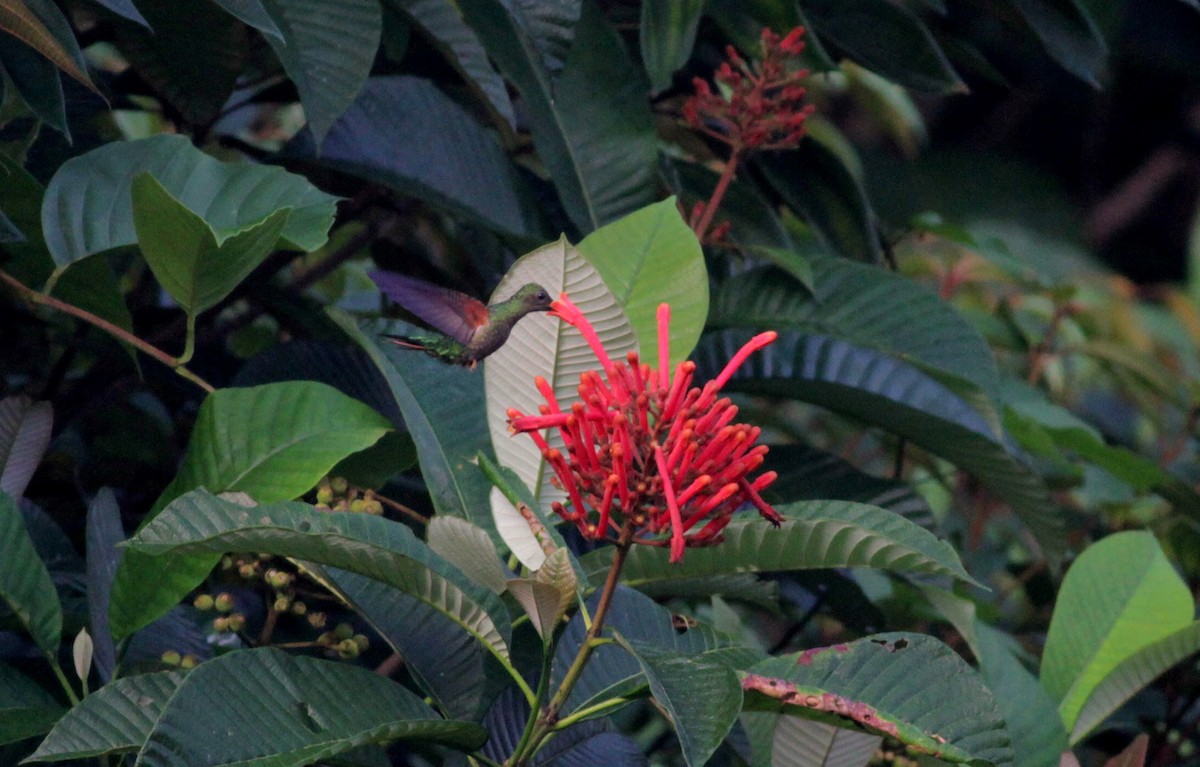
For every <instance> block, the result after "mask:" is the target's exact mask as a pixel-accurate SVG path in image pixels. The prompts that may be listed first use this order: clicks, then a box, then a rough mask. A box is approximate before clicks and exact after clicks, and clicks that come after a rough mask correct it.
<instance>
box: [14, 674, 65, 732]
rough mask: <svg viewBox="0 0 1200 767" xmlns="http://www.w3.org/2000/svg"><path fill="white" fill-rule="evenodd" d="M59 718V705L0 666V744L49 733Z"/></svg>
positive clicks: (27, 682) (30, 684)
mask: <svg viewBox="0 0 1200 767" xmlns="http://www.w3.org/2000/svg"><path fill="white" fill-rule="evenodd" d="M62 715H63V708H62V706H60V705H59V704H58V702H57V701H55V700H54V697H53V696H52V695H50V693H48V692H46V691H45V690H44V689H42V687H41V686H40V685H39V684H37V683H36V682H34V681H33V680H32V679H30V678H29V677H27V676H25V675H24V674H22V673H21V672H19V671H17V670H16V669H14V668H11V667H9V666H7V665H5V664H3V663H0V744H4V743H15V742H16V741H19V740H24V739H26V738H32V737H33V736H35V735H41V734H43V733H46V732H49V731H50V728H51V727H53V726H54V723H55V722H57V721H58V720H59V718H60V717H62Z"/></svg>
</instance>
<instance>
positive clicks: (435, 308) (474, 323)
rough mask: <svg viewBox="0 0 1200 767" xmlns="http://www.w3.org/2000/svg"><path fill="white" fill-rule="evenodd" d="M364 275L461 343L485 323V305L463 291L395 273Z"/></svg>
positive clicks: (411, 310) (406, 307) (389, 296)
mask: <svg viewBox="0 0 1200 767" xmlns="http://www.w3.org/2000/svg"><path fill="white" fill-rule="evenodd" d="M367 274H368V275H369V276H370V277H371V279H372V280H374V281H375V284H376V285H378V286H379V289H380V290H382V291H383V292H384V293H385V294H386V295H387V297H388V298H390V299H392V300H393V301H395V302H396V303H398V304H400V305H401V306H403V307H404V308H405V309H407V310H409V311H410V312H412V313H413V314H415V315H417V316H418V317H420V318H421V319H423V320H425V321H426V322H428V323H429V324H430V326H432V327H433V328H434V329H436V330H440V331H441V332H443V333H445V334H446V335H448V336H450V337H451V338H453V339H454V340H455V341H458V342H459V343H460V344H464V345H465V344H469V343H471V337H472V336H473V335H474V334H475V330H476V328H479V327H480V326H482V325H486V324H487V322H488V308H487V306H486V305H484V303H483V302H482V301H479V300H477V299H474V298H471V297H470V296H468V295H467V294H465V293H459V292H458V291H457V290H451V289H450V288H443V287H441V286H440V285H434V284H433V283H430V282H425V281H424V280H418V279H415V278H413V277H406V276H405V275H403V274H396V273H395V272H381V271H373V272H368V273H367Z"/></svg>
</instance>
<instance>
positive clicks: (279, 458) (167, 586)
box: [109, 381, 392, 638]
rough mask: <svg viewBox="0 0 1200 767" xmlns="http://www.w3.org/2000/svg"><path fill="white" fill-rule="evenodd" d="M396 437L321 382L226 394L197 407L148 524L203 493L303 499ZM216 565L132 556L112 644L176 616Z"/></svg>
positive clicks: (121, 577) (122, 575)
mask: <svg viewBox="0 0 1200 767" xmlns="http://www.w3.org/2000/svg"><path fill="white" fill-rule="evenodd" d="M391 428H392V426H391V423H390V422H388V420H387V419H385V418H384V417H383V416H381V415H379V414H378V413H376V412H375V411H374V410H372V409H371V408H369V407H367V406H366V405H364V404H362V403H361V402H359V401H358V400H355V399H351V398H350V397H347V396H346V395H344V394H342V393H341V392H339V391H338V390H337V389H334V388H333V387H331V386H328V385H326V384H322V383H317V382H315V381H288V382H284V383H275V384H265V385H263V386H254V387H250V388H247V389H221V390H219V391H216V392H214V393H213V394H211V395H209V397H208V398H207V399H206V400H205V401H204V403H203V404H202V405H201V406H200V413H199V415H198V416H197V418H196V426H195V428H194V429H193V431H192V436H191V439H190V440H189V442H188V452H187V455H186V456H185V457H184V461H183V465H182V466H181V467H180V469H179V473H178V474H176V476H175V479H174V480H173V481H172V482H171V484H170V485H169V486H168V487H167V489H166V490H164V491H163V494H162V495H161V496H159V499H158V501H157V502H156V503H155V505H154V508H153V509H152V511H151V515H150V517H148V518H147V519H150V518H152V517H153V515H154V514H155V513H157V512H158V511H159V510H160V509H162V508H163V507H164V506H165V505H166V504H167V503H169V502H170V501H172V500H174V499H175V498H176V497H178V496H179V495H181V494H182V493H184V492H186V491H188V490H191V489H193V488H198V487H203V488H206V489H208V490H209V491H210V492H217V493H220V492H226V491H241V492H245V493H248V494H249V495H251V496H252V497H254V498H255V499H256V500H259V501H262V502H265V503H270V502H273V501H279V500H288V499H291V498H296V497H297V496H299V495H300V494H302V493H304V492H307V491H308V490H310V489H311V488H312V487H313V486H315V485H316V484H317V482H318V481H319V480H320V479H321V477H323V476H325V475H326V474H327V473H328V472H329V470H330V469H332V468H333V467H334V466H335V465H336V464H337V463H338V461H340V460H342V459H343V458H345V457H346V456H348V455H350V454H352V453H356V452H358V451H359V450H363V449H364V448H367V447H370V446H371V445H372V444H374V443H375V442H377V441H378V440H379V438H380V437H382V436H383V434H384V433H385V432H387V431H389V430H391ZM143 524H144V523H143ZM218 557H219V555H218V554H207V555H203V556H196V557H185V558H175V557H169V558H160V559H157V560H154V559H150V558H148V557H145V556H141V555H138V554H136V553H132V554H126V556H125V557H124V560H123V561H122V562H121V565H120V567H119V568H118V570H117V577H116V580H115V582H114V583H113V591H112V601H111V603H110V605H109V617H110V619H111V627H112V632H113V634H114V636H116V637H118V638H121V637H125V636H128V635H129V634H131V633H132V632H134V631H136V630H137V629H139V628H141V627H142V626H145V625H146V624H147V623H149V622H150V621H152V620H154V619H155V618H157V617H158V616H160V615H162V614H163V613H164V612H166V611H167V610H168V609H170V607H171V606H172V605H174V604H175V603H176V602H178V601H179V600H180V599H181V598H182V597H183V596H184V595H185V594H187V592H188V591H190V590H191V589H193V588H195V587H196V584H198V583H199V582H200V581H201V580H203V578H204V576H206V575H207V574H208V571H209V570H211V569H212V566H213V565H214V564H216V560H217V558H218Z"/></svg>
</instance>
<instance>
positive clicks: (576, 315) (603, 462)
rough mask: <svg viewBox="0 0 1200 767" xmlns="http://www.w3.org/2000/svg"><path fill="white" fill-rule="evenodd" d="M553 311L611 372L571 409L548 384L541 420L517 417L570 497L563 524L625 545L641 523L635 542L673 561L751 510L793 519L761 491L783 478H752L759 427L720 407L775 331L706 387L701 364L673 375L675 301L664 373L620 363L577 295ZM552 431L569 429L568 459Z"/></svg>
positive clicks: (512, 414) (540, 383)
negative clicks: (659, 549) (662, 550)
mask: <svg viewBox="0 0 1200 767" xmlns="http://www.w3.org/2000/svg"><path fill="white" fill-rule="evenodd" d="M552 310H553V312H552V313H553V315H554V316H557V317H559V318H561V319H562V320H563V321H565V322H567V323H568V324H571V325H573V326H575V327H576V328H577V329H578V330H579V331H580V332H581V333H582V334H583V337H584V339H585V340H586V341H587V342H588V345H589V346H591V348H592V351H593V352H594V353H595V355H596V358H597V359H598V360H599V361H600V364H601V366H602V367H603V368H604V372H605V375H604V376H601V375H600V374H598V373H597V372H595V371H587V372H585V373H583V374H582V375H580V377H579V390H578V391H579V401H578V402H575V403H572V404H571V405H570V406H569V407H568V408H567V410H566V411H563V410H562V409H561V408H560V407H559V404H558V401H557V400H556V399H555V397H554V394H553V392H552V391H551V390H550V387H549V385H548V384H547V383H546V382H545V381H544V380H541V379H539V380H537V382H536V383H537V387H538V391H539V392H541V394H542V396H543V397H544V398H545V400H546V404H545V405H542V406H540V408H539V411H540V412H539V414H538V415H525V414H522V413H521V412H519V411H517V410H509V411H508V422H509V427H510V428H511V429H512V431H513V432H514V433H525V434H529V436H530V437H531V438H532V439H533V440H534V442H535V444H537V446H538V449H539V450H541V451H542V455H543V457H545V459H546V461H547V463H548V464H549V465H550V468H551V469H552V470H553V471H554V479H553V480H552V481H553V483H554V484H555V485H556V486H557V487H559V488H561V489H563V490H565V491H566V492H567V495H568V500H569V504H570V508H568V507H567V506H565V505H564V504H561V503H555V504H554V505H553V508H554V510H555V512H556V513H558V514H559V516H561V517H562V518H563V519H565V520H567V521H569V522H574V523H575V524H576V525H577V526H578V528H579V530H580V532H581V533H582V534H583V536H584V537H585V538H590V539H593V540H601V539H610V540H615V539H616V537H617V536H618V535H619V533H620V531H621V530H622V529H623V528H624V527H625V526H626V525H632V526H633V530H632V532H633V538H632V540H633V541H634V542H636V543H642V544H647V545H651V546H669V547H670V550H671V561H672V562H678V561H680V560H681V559H682V558H683V553H684V549H685V547H687V546H711V545H713V544H715V543H718V542H720V540H721V531H722V530H724V528H725V526H726V525H728V524H729V521H730V519H732V517H733V513H734V512H735V511H737V510H738V509H739V508H741V507H743V506H746V505H749V506H753V507H754V508H755V509H756V510H757V511H758V512H759V514H761V515H762V516H763V517H764V518H766V519H767V520H769V521H770V522H771V523H772V524H775V525H778V524H779V523H780V522H782V521H783V518H782V517H780V516H779V514H778V513H777V512H776V511H775V510H774V509H773V508H771V506H770V504H768V503H767V502H766V501H764V500H763V499H762V496H761V495H760V493H761V492H762V490H763V489H764V488H765V487H767V486H768V485H770V484H771V483H772V482H773V481H775V473H774V472H765V473H762V474H759V475H758V476H756V477H751V476H750V475H751V474H752V473H754V472H755V471H756V470H757V469H758V468H759V466H760V465H761V464H762V462H763V457H764V456H765V455H766V452H767V448H766V446H765V445H755V444H754V442H755V440H757V438H758V436H759V433H760V429H758V428H757V427H752V426H747V425H745V424H737V423H732V420H733V419H734V418H735V417H736V416H737V407H735V406H734V405H732V404H731V403H730V402H729V400H728V399H724V398H722V399H719V400H718V399H717V394H718V392H719V391H720V389H721V387H722V386H724V385H725V383H726V382H727V381H728V380H729V378H730V377H731V376H732V375H733V374H734V372H736V370H737V368H738V367H739V366H740V365H741V364H742V363H743V362H745V361H746V358H747V357H749V356H750V355H751V354H753V353H754V352H755V351H757V350H759V349H761V348H763V347H764V346H766V345H768V344H770V343H771V342H772V341H774V340H775V337H776V334H775V333H774V332H773V331H771V332H766V333H760V334H759V335H757V336H755V337H754V338H752V339H751V340H750V341H749V342H748V343H747V344H746V345H745V346H743V347H742V348H741V350H740V351H738V352H737V354H735V355H734V356H733V359H732V360H730V362H729V364H728V365H726V367H725V369H724V370H722V371H721V373H720V375H718V376H717V377H716V378H715V379H713V380H712V381H710V382H708V383H707V384H705V385H704V386H703V387H702V388H701V387H693V386H691V382H692V375H693V373H694V372H695V370H696V365H695V363H693V362H690V361H685V362H682V363H680V364H679V365H677V366H676V367H675V370H674V373H673V374H672V372H671V371H670V365H669V359H670V348H669V342H670V316H671V312H670V307H669V306H668V305H667V304H662V305H661V306H660V307H659V309H658V338H659V360H658V363H659V366H658V369H657V370H653V369H651V368H650V366H649V365H646V364H643V363H641V362H640V361H639V359H638V356H637V353H636V352H630V353H629V355H628V357H627V359H626V361H624V362H621V361H613V360H612V359H610V358H609V356H608V353H607V352H606V351H605V350H604V346H603V345H602V344H601V343H600V338H599V336H598V335H597V334H596V331H595V329H593V328H592V325H591V323H589V322H588V320H587V318H586V317H584V316H583V312H581V311H580V310H579V308H578V307H577V306H575V304H573V303H571V301H570V299H569V298H567V296H566V294H563V295H562V296H560V297H559V300H557V301H555V302H554V303H553V305H552ZM544 429H558V431H559V434H560V435H561V436H562V439H563V444H564V446H565V449H566V451H567V454H566V455H564V454H563V453H562V452H561V451H559V450H557V449H554V448H551V447H550V446H549V444H548V443H547V441H546V439H545V437H543V436H542V434H541V432H542V430H544ZM701 522H704V524H703V525H700V523H701ZM697 528H698V529H697Z"/></svg>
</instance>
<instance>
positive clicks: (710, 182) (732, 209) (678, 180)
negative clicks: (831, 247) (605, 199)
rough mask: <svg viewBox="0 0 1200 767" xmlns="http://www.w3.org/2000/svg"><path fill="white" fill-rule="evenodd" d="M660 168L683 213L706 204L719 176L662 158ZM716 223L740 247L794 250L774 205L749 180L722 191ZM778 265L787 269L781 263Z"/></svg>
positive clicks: (793, 244) (701, 168) (733, 183)
mask: <svg viewBox="0 0 1200 767" xmlns="http://www.w3.org/2000/svg"><path fill="white" fill-rule="evenodd" d="M659 165H660V168H661V171H662V175H663V176H664V177H665V181H666V183H667V184H668V185H669V186H670V188H671V192H672V193H673V194H675V195H677V196H678V197H679V198H680V200H682V202H683V208H684V210H691V209H692V207H693V206H694V205H695V204H696V203H697V202H701V201H705V202H706V201H708V200H709V199H710V198H711V197H712V195H713V192H714V191H715V189H716V186H717V183H718V182H719V181H720V179H721V174H719V173H717V172H716V171H714V170H712V169H711V168H709V167H707V166H704V165H698V164H696V163H689V162H684V161H682V160H680V159H678V158H674V157H662V158H661V159H660V161H659ZM717 221H728V222H729V223H730V226H731V227H732V228H731V229H730V230H729V239H730V240H731V241H732V242H734V243H736V244H737V245H739V246H741V247H743V248H753V247H762V248H775V249H782V250H792V249H794V248H795V247H796V243H795V241H794V240H793V239H792V235H791V234H790V233H789V232H788V230H787V228H786V227H784V225H783V222H782V221H780V220H779V213H778V211H777V210H776V205H774V204H773V203H772V202H771V201H770V200H768V199H767V198H766V197H765V196H764V195H763V193H762V192H761V191H760V190H759V188H758V186H756V185H755V184H752V183H750V182H748V181H743V180H739V179H737V178H735V179H734V180H733V181H732V182H731V183H730V184H729V186H727V187H726V188H725V196H724V197H723V198H722V199H721V209H720V216H719V217H718V218H717ZM780 266H784V268H787V266H785V265H784V264H780ZM797 279H799V277H797Z"/></svg>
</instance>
